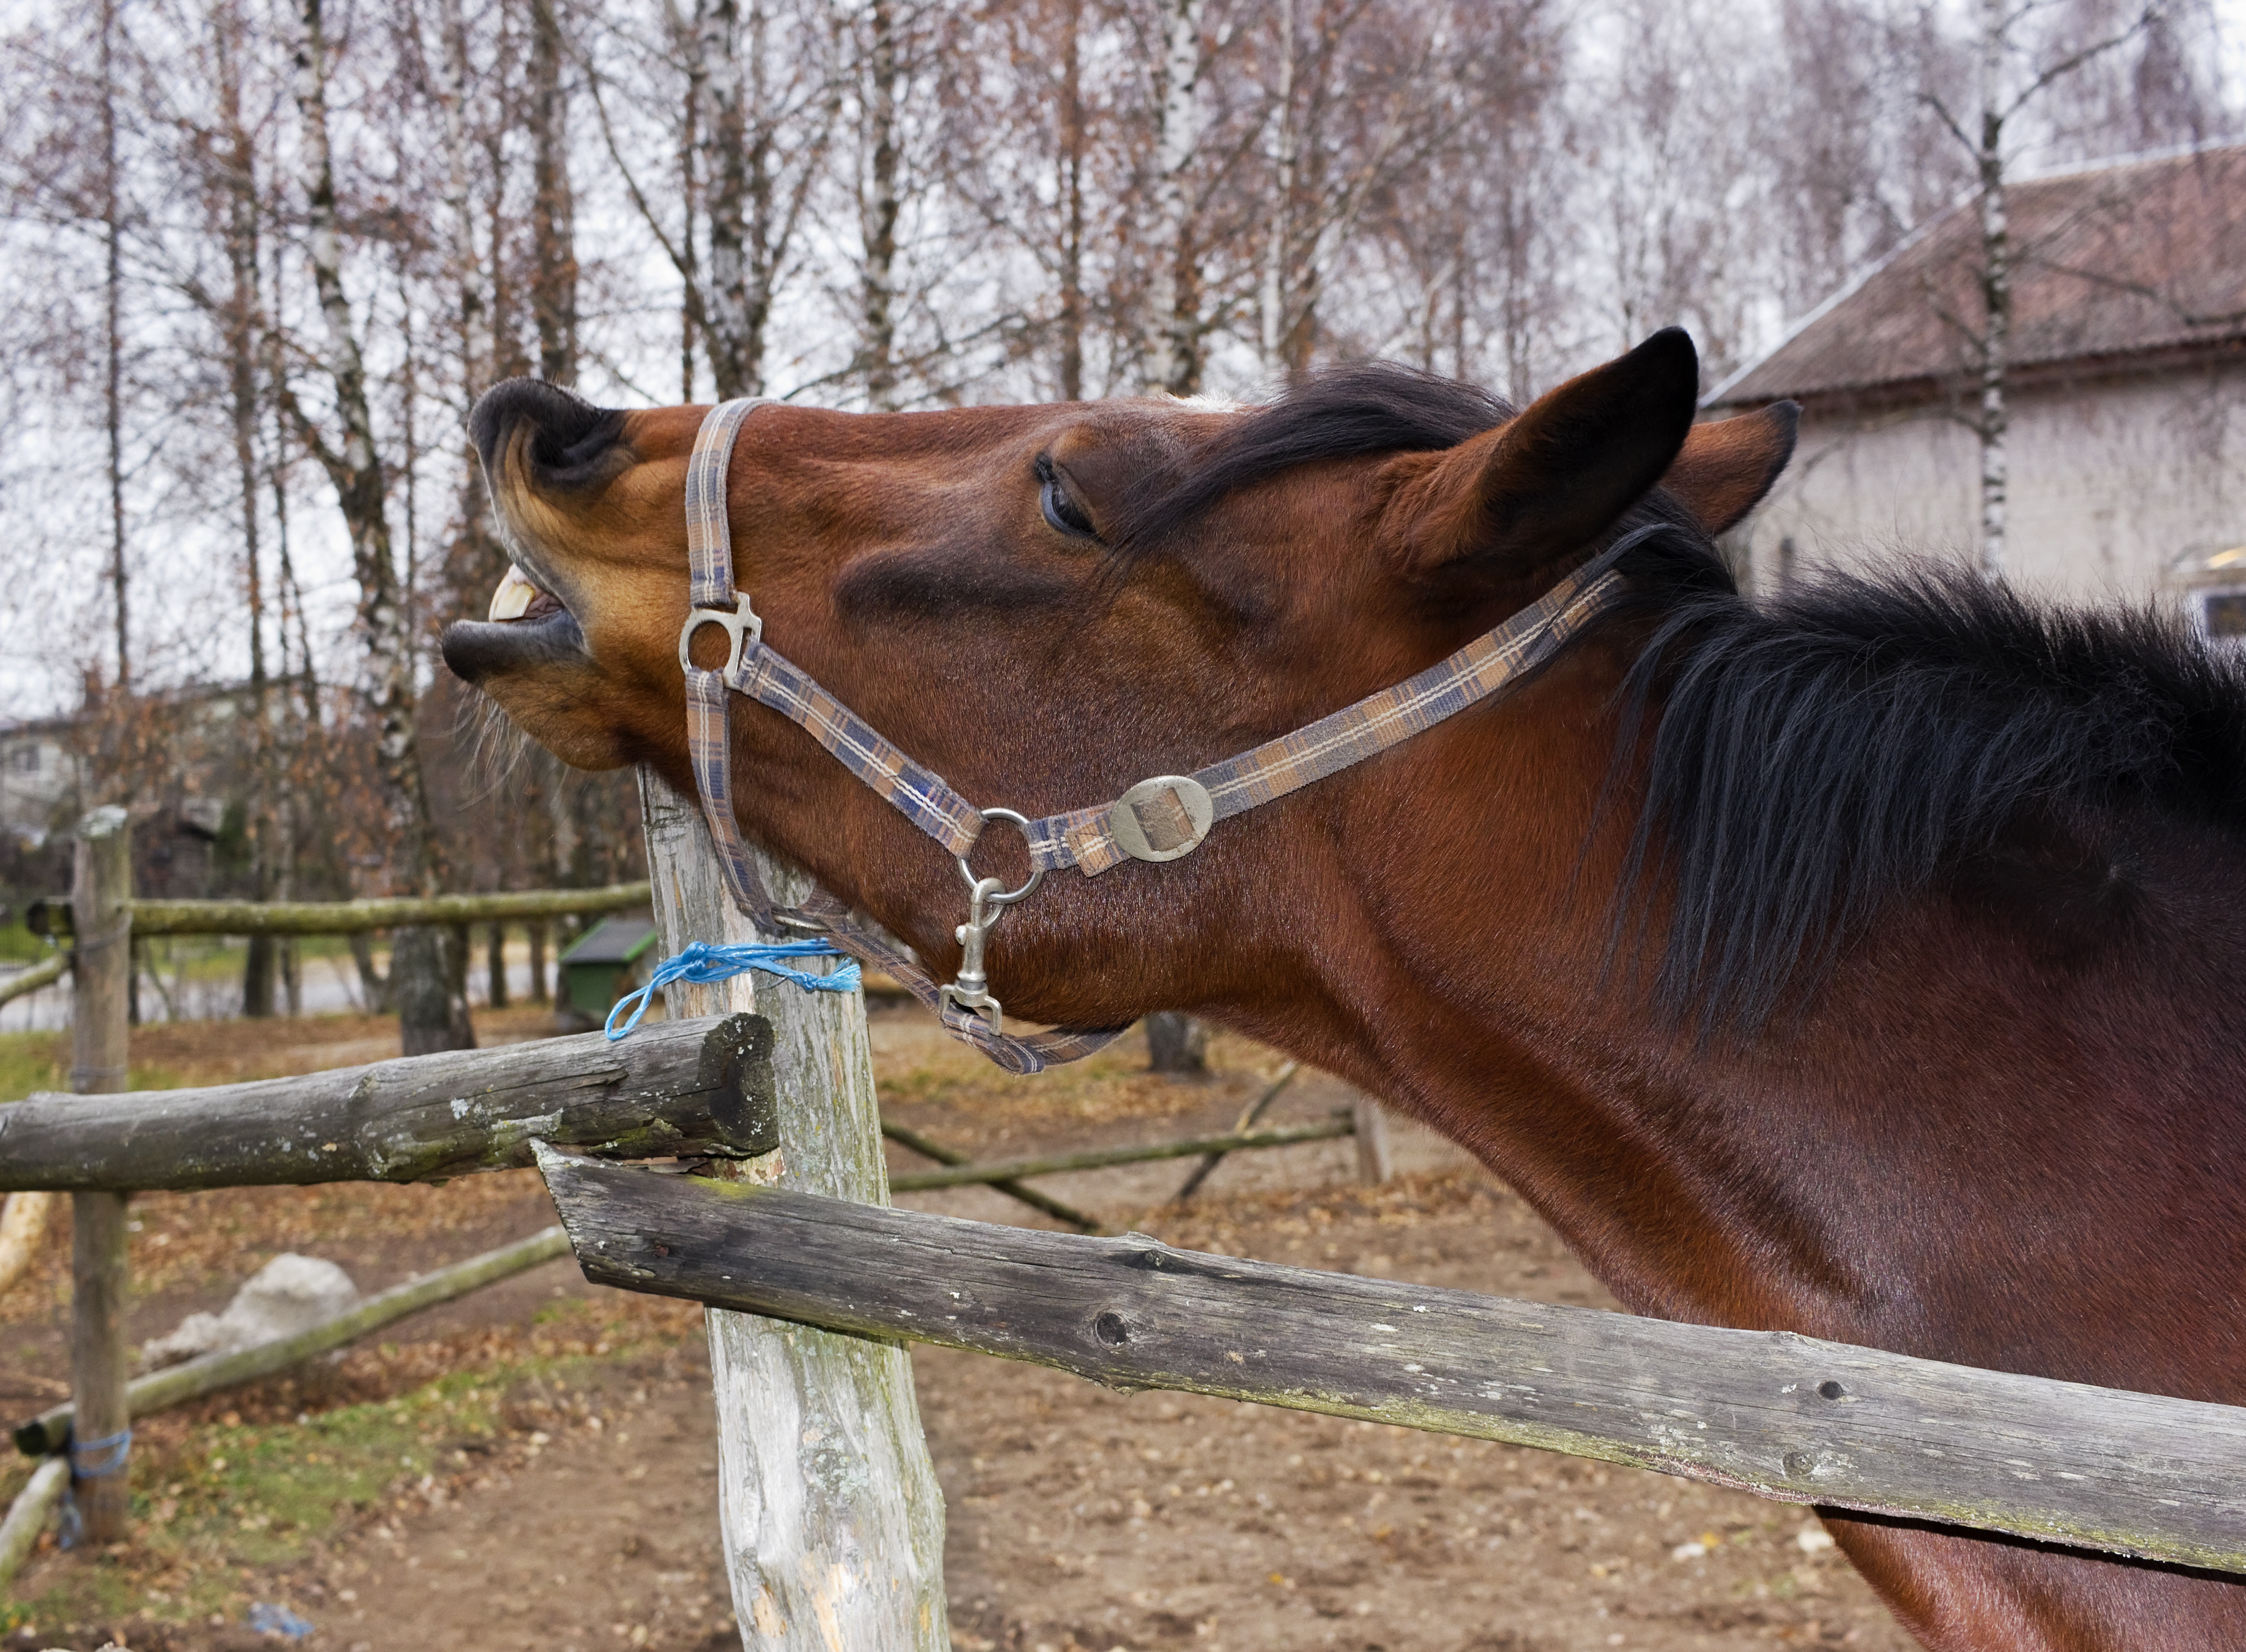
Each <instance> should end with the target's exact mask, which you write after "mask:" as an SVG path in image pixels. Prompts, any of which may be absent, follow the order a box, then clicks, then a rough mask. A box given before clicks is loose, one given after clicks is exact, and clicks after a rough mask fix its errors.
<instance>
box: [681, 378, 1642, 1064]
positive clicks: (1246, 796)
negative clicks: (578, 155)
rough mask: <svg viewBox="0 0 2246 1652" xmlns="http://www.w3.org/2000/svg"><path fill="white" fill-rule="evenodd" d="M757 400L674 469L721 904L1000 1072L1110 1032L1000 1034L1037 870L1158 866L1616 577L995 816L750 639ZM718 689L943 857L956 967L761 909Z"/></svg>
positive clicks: (1503, 672)
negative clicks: (803, 946)
mask: <svg viewBox="0 0 2246 1652" xmlns="http://www.w3.org/2000/svg"><path fill="white" fill-rule="evenodd" d="M762 405H764V399H763V398H744V399H742V400H739V401H731V402H725V403H721V404H720V405H718V406H716V407H713V408H711V410H710V412H709V414H708V415H707V416H706V417H705V418H704V419H703V421H702V429H701V432H700V434H699V435H698V436H697V437H696V438H695V443H694V453H693V457H692V458H691V459H690V460H689V461H688V464H687V468H686V554H687V560H688V562H689V564H690V567H691V595H690V601H691V610H690V612H689V613H688V615H687V617H686V623H685V626H684V629H682V630H681V631H680V632H679V634H678V663H679V664H680V666H681V667H682V668H683V669H684V671H685V673H686V733H687V746H688V751H689V755H690V757H691V761H692V764H693V768H694V780H695V785H696V786H697V788H698V790H699V791H700V792H701V794H702V810H703V813H704V815H706V816H707V817H708V819H709V822H710V833H711V837H712V838H713V839H715V840H716V842H717V846H718V862H719V864H720V865H721V866H722V867H724V869H725V881H726V883H727V885H728V887H730V888H731V890H732V896H733V902H734V904H735V905H736V906H738V908H740V909H741V911H742V912H743V913H744V914H746V915H747V916H748V917H749V918H751V919H752V920H753V921H755V922H756V923H758V924H759V926H760V927H762V928H766V929H767V930H780V929H793V930H798V931H806V932H809V933H813V934H817V935H827V936H828V937H830V938H831V939H832V940H833V941H834V943H835V944H836V945H837V946H839V947H841V948H842V949H843V950H844V951H845V952H847V953H848V954H849V955H851V956H852V957H854V958H856V959H858V960H859V961H860V962H861V963H863V964H866V965H868V966H869V967H871V968H875V969H886V970H888V972H889V973H890V974H891V975H893V976H895V977H896V978H897V980H898V981H900V982H902V983H903V984H904V986H905V987H906V988H907V989H909V991H910V992H911V993H912V994H913V996H915V997H916V998H918V999H919V1000H920V1001H921V1002H922V1003H925V1004H927V1005H928V1006H929V1008H930V1009H933V1010H936V1012H937V1013H938V1014H939V1015H940V1016H942V1017H943V1024H944V1027H945V1028H946V1030H949V1032H950V1033H951V1034H952V1036H953V1037H957V1038H961V1039H963V1040H965V1041H966V1042H967V1043H969V1044H973V1045H974V1046H975V1047H976V1048H977V1049H978V1050H982V1051H983V1054H984V1055H986V1056H988V1057H990V1059H991V1060H992V1061H994V1062H996V1063H997V1064H998V1065H1000V1066H1001V1067H1004V1068H1005V1069H1006V1070H1008V1071H1011V1072H1019V1073H1030V1072H1038V1071H1043V1070H1044V1069H1045V1068H1046V1067H1048V1066H1052V1065H1056V1064H1059V1063H1063V1062H1069V1061H1077V1060H1080V1059H1081V1058H1082V1057H1086V1056H1088V1055H1090V1054H1092V1051H1094V1050H1098V1049H1099V1048H1100V1047H1101V1046H1103V1045H1105V1044H1108V1043H1109V1042H1111V1041H1112V1040H1113V1039H1114V1038H1116V1037H1119V1036H1120V1035H1121V1034H1122V1032H1123V1031H1124V1030H1125V1029H1124V1028H1121V1027H1107V1028H1067V1027H1060V1028H1055V1029H1054V1030H1052V1031H1050V1032H1039V1033H1029V1034H1009V1033H1007V1032H1005V1031H1004V1030H1003V1023H1002V1022H1001V1020H1000V1018H999V1014H998V1004H997V1000H996V999H995V998H992V997H991V996H990V995H989V993H988V992H987V990H984V987H985V984H986V983H985V982H983V978H982V953H983V940H984V938H985V937H987V935H989V933H990V928H991V926H992V925H993V924H995V923H996V922H997V918H998V917H999V915H1000V914H1002V913H1003V912H1004V908H1005V907H1006V906H1007V905H1010V904H1011V903H1012V902H1013V901H1018V900H1020V899H1022V898H1024V896H1026V895H1027V894H1029V893H1030V892H1031V890H1032V889H1034V888H1035V887H1036V886H1037V883H1038V880H1040V879H1042V878H1043V877H1044V875H1045V874H1046V873H1047V872H1048V871H1057V870H1060V869H1063V868H1066V867H1074V868H1075V869H1076V870H1077V871H1078V872H1079V873H1081V874H1084V875H1085V876H1086V877H1088V878H1089V877H1097V876H1098V875H1099V874H1101V873H1102V872H1105V871H1106V870H1107V869H1108V868H1109V867H1115V866H1120V865H1121V864H1122V862H1123V861H1125V860H1151V861H1162V860H1177V859H1178V858H1180V857H1181V856H1183V855H1186V854H1189V853H1192V852H1193V851H1194V849H1196V848H1198V847H1200V846H1201V841H1202V840H1203V839H1205V838H1206V837H1207V836H1208V833H1209V830H1210V828H1211V827H1213V826H1215V824H1216V823H1217V822H1218V821H1220V820H1226V819H1231V818H1232V817H1233V816H1234V815H1235V814H1240V813H1242V812H1245V811H1247V810H1249V809H1252V808H1254V807H1256V806H1257V805H1258V804H1263V803H1269V802H1270V801H1272V800H1273V799H1276V798H1283V797H1285V796H1286V795H1287V794H1288V793H1290V792H1296V791H1299V790H1300V789H1301V788H1302V787H1303V786H1306V785H1310V783H1311V782H1312V781H1314V780H1322V779H1324V778H1325V777H1326V776H1328V775H1330V774H1335V773H1338V772H1340V771H1341V770H1343V769H1345V768H1348V767H1349V766H1350V765H1352V764H1356V763H1361V762H1363V761H1364V760H1365V758H1369V757H1372V756H1374V755H1375V754H1377V753H1378V752H1381V751H1386V750H1387V749H1388V748H1389V747H1390V746H1392V745H1395V744H1399V742H1401V741H1404V740H1407V739H1409V738H1411V737H1412V736H1413V735H1415V734H1417V733H1419V732H1420V731H1422V730H1424V729H1429V728H1433V726H1434V725H1435V724H1438V723H1440V722H1442V721H1443V720H1444V719H1445V718H1446V717H1453V716H1455V715H1457V714H1458V713H1459V712H1460V711H1463V710H1466V709H1467V707H1468V706H1470V705H1473V704H1475V703H1476V702H1478V701H1480V700H1484V699H1487V698H1488V697H1490V696H1491V695H1493V694H1495V693H1497V692H1498V691H1499V690H1501V689H1503V688H1505V687H1506V686H1507V685H1508V684H1509V683H1514V682H1516V681H1518V680H1519V679H1520V678H1521V676H1524V675H1526V674H1527V673H1528V672H1530V671H1532V670H1535V669H1536V668H1537V667H1538V666H1540V665H1542V664H1543V663H1545V662H1546V661H1547V660H1548V659H1550V658H1551V657H1552V656H1553V655H1554V654H1555V653H1557V652H1558V651H1559V650H1560V649H1561V648H1562V647H1563V646H1565V645H1566V643H1567V642H1569V639H1570V638H1572V637H1574V636H1576V634H1577V633H1578V632H1580V631H1581V630H1582V629H1583V627H1584V626H1585V625H1587V624H1589V622H1591V621H1592V620H1593V619H1594V618H1596V616H1597V615H1599V614H1601V613H1603V612H1604V611H1605V610H1606V609H1608V608H1612V607H1613V606H1614V605H1615V603H1616V602H1617V601H1619V600H1620V598H1621V596H1622V595H1623V576H1622V575H1621V574H1619V573H1617V572H1616V571H1615V570H1614V568H1613V562H1614V560H1615V558H1616V555H1618V554H1620V553H1621V552H1622V551H1623V549H1624V548H1626V547H1627V546H1628V544H1629V543H1630V540H1623V541H1622V542H1620V543H1617V544H1616V545H1615V546H1613V547H1610V549H1609V550H1608V552H1607V553H1606V554H1604V555H1602V556H1599V557H1596V558H1595V559H1593V560H1592V561H1590V562H1589V563H1587V564H1586V565H1585V566H1583V567H1582V568H1578V569H1576V572H1574V573H1573V574H1569V576H1568V577H1567V578H1565V579H1563V580H1562V581H1560V582H1559V583H1558V584H1556V585H1555V586H1554V587H1553V588H1551V589H1550V590H1549V591H1548V592H1546V593H1545V595H1543V597H1542V599H1540V600H1539V601H1538V602H1535V603H1533V604H1532V605H1530V606H1529V607H1528V608H1524V609H1522V610H1521V612H1520V613H1519V614H1516V615H1514V616H1513V617H1512V618H1511V619H1509V620H1508V621H1507V622H1505V623H1504V624H1502V625H1501V626H1499V627H1498V628H1497V629H1494V630H1492V631H1487V632H1485V633H1484V634H1483V635H1481V636H1478V637H1476V638H1475V639H1474V641H1473V642H1469V643H1467V645H1466V646H1465V647H1464V648H1462V649H1459V651H1458V652H1457V653H1455V654H1453V655H1452V656H1450V657H1449V658H1448V659H1446V660H1444V661H1442V662H1440V663H1438V664H1435V665H1433V666H1430V667H1429V668H1428V669H1427V670H1424V671H1422V672H1420V673H1419V675H1418V676H1413V677H1410V678H1407V679H1406V680H1405V681H1404V682H1402V683H1397V684H1396V685H1395V686H1393V687H1392V688H1387V689H1384V690H1381V691H1380V692H1379V693H1378V694H1372V695H1368V696H1367V697H1365V698H1364V699H1362V700H1359V701H1358V702H1357V703H1356V704H1353V705H1347V706H1344V707H1343V708H1342V709H1341V710H1338V711H1336V712H1334V713H1332V714H1331V716H1328V717H1321V718H1320V719H1319V720H1318V721H1317V722H1316V723H1313V724H1310V725H1309V726H1308V727H1307V728H1302V729H1297V730H1296V731H1294V732H1293V733H1291V734H1285V735H1282V736H1280V737H1279V738H1277V739H1275V740H1267V741H1265V742H1264V743H1263V744H1262V745H1259V746H1256V747H1255V748H1253V749H1252V750H1249V751H1243V752H1242V753H1241V754H1240V755H1238V756H1237V757H1234V758H1227V759H1226V760H1225V761H1224V762H1222V763H1217V764H1212V765H1210V766H1208V768H1205V769H1201V770H1199V771H1197V772H1194V773H1193V774H1189V775H1179V774H1166V775H1157V776H1155V777H1154V778H1151V779H1147V780H1141V781H1140V783H1139V784H1138V785H1134V786H1133V787H1132V788H1131V789H1130V790H1129V791H1127V792H1125V793H1124V794H1123V795H1122V796H1121V797H1120V798H1118V799H1114V800H1113V802H1110V803H1106V804H1101V805H1099V806H1095V807H1092V808H1088V809H1074V810H1071V811H1069V812H1066V813H1065V814H1056V815H1048V816H1045V818H1044V819H1037V820H1028V821H1024V820H1023V819H1022V818H1021V817H1020V816H1018V815H1016V814H1014V813H1012V812H1011V811H1008V810H1001V809H992V810H988V811H985V810H983V809H980V808H977V806H975V805H974V804H972V803H970V802H969V801H968V800H967V799H965V798H963V797H962V796H961V795H960V794H959V793H958V792H956V791H955V790H953V789H952V787H951V786H950V785H949V784H948V783H947V782H946V781H945V780H944V778H943V776H941V775H939V774H937V773H936V772H935V771H934V770H932V769H929V768H926V767H923V766H922V765H920V764H918V763H916V762H915V761H914V760H913V759H912V758H909V757H908V756H906V755H905V754H904V752H902V751H900V750H898V749H897V747H895V745H893V744H890V743H889V742H888V740H886V739H884V738H881V735H879V734H877V733H876V732H875V731H874V730H873V729H871V728H869V727H868V725H867V724H865V723H864V722H863V721H862V720H861V718H860V717H858V715H857V714H856V713H855V712H854V711H852V710H850V708H849V707H848V706H847V705H844V704H842V703H841V701H840V700H838V699H836V698H835V697H834V696H833V695H831V694H829V693H828V692H827V690H825V689H822V688H821V687H820V685H819V684H818V683H815V682H813V680H812V679H811V678H810V677H809V676H807V675H806V674H805V673H804V672H803V671H801V670H799V669H798V668H797V667H796V666H794V665H793V664H792V663H789V662H788V661H787V660H786V659H784V658H782V657H781V656H779V654H777V653H775V652H773V651H772V649H769V648H766V646H765V643H764V636H763V633H764V622H763V621H762V620H761V619H760V618H759V617H758V616H757V615H756V614H755V613H754V611H753V610H752V608H750V606H749V602H748V600H747V599H746V598H745V597H744V596H743V595H741V594H740V593H739V592H738V591H737V590H736V589H735V588H734V585H733V553H732V527H731V525H730V523H729V521H728V520H727V513H726V505H725V481H726V476H727V474H728V472H729V471H730V469H731V467H732V454H733V441H734V438H735V437H736V436H737V435H738V433H739V432H740V428H741V425H742V424H743V422H744V421H745V420H746V419H747V418H748V416H749V414H750V413H751V412H752V411H754V410H755V409H757V408H759V407H760V406H762ZM1632 537H1633V538H1634V537H1635V536H1632ZM705 625H715V626H718V627H719V628H720V629H723V630H724V631H725V633H726V635H727V636H728V638H729V640H730V642H731V643H732V648H731V650H730V652H729V654H728V656H727V658H726V661H725V664H724V665H723V666H721V667H720V668H718V670H714V671H713V670H704V669H703V668H702V667H700V666H698V665H696V664H695V663H694V662H693V660H692V658H691V656H690V655H689V653H688V644H689V642H691V640H692V638H693V636H694V633H695V632H696V631H698V629H701V628H702V627H703V626H705ZM729 694H740V695H745V696H746V697H748V698H750V699H752V700H755V701H757V702H758V703H759V704H762V705H766V706H769V707H771V708H772V710H775V711H778V712H779V714H780V715H781V716H783V717H786V718H788V719H789V720H790V721H791V722H793V723H794V724H796V725H797V726H799V727H800V728H801V729H802V730H803V731H805V732H806V733H807V734H809V735H810V736H811V738H813V739H814V740H816V741H818V742H819V744H821V745H822V746H824V747H826V748H827V751H829V752H831V753H832V754H833V755H834V758H836V760H837V761H839V762H840V763H841V764H842V765H843V766H844V767H845V768H847V769H848V770H849V771H850V772H851V773H853V774H854V775H856V776H857V777H858V778H859V779H860V780H861V781H863V782H864V783H865V784H866V785H867V786H868V787H869V788H871V789H872V790H873V791H874V792H875V793H877V794H878V795H879V796H881V798H882V799H885V800H886V801H887V802H888V804H889V805H890V806H892V807H894V808H895V809H896V811H897V812H899V813H901V814H902V815H903V816H904V817H905V819H908V820H909V821H911V822H912V823H913V824H914V825H915V826H918V827H919V828H920V829H921V830H922V832H924V833H927V834H928V835H929V837H930V838H933V839H934V840H936V842H937V843H939V844H941V845H943V847H944V848H945V849H946V850H947V851H948V852H949V853H951V854H952V855H953V856H955V857H956V858H957V859H958V860H959V862H960V870H961V871H962V873H963V874H964V875H965V877H966V879H967V881H968V884H969V887H970V891H971V892H972V893H971V896H970V921H969V922H968V923H967V924H966V925H963V926H962V927H961V929H960V932H959V935H960V940H961V942H963V944H964V945H965V947H966V948H967V961H966V962H964V963H963V965H962V967H961V970H960V979H959V980H958V981H957V982H953V983H951V984H949V985H948V986H947V985H939V984H938V983H937V982H936V980H935V979H934V977H932V976H930V975H929V973H928V971H927V970H925V969H922V968H921V966H920V964H919V962H917V961H916V960H915V959H914V958H913V957H912V956H911V955H909V953H907V952H906V951H904V950H903V949H902V948H900V947H898V946H897V945H895V943H893V942H890V941H888V939H887V938H886V937H884V936H882V935H879V934H877V933H876V932H875V931H874V930H873V929H871V928H868V927H867V926H866V925H864V924H862V923H861V922H859V921H857V919H856V918H854V916H853V915H852V914H851V912H850V910H849V908H847V906H845V905H844V904H843V903H842V902H841V901H838V900H836V899H835V898H834V896H832V895H830V894H827V892H826V891H825V890H823V889H822V890H817V891H814V892H813V894H812V897H811V899H810V900H808V901H806V902H805V903H804V904H803V905H802V906H800V907H792V908H790V907H777V906H774V905H773V904H772V897H771V896H770V895H769V894H767V893H766V889H765V887H764V883H763V880H761V879H759V877H758V875H757V872H756V867H754V866H753V865H752V863H751V861H750V860H749V856H748V851H747V848H746V846H745V845H744V844H743V842H742V840H741V833H740V826H739V825H738V822H737V821H736V820H735V819H734V816H733V808H732V752H731V740H730V737H729V731H728V730H727V726H726V706H727V704H728V700H727V696H728V695H729ZM990 819H1007V820H1012V821H1014V822H1016V823H1017V824H1018V825H1020V826H1021V829H1022V832H1023V834H1024V836H1025V837H1026V838H1027V839H1028V840H1029V846H1030V861H1031V867H1032V868H1033V870H1032V871H1031V878H1030V881H1029V882H1028V883H1026V884H1024V885H1023V886H1022V887H1021V888H1020V889H1018V890H1014V891H1011V892H1005V893H1001V892H1000V891H1001V889H1002V887H1003V886H1001V885H1000V884H999V883H998V881H997V880H996V879H983V880H977V878H976V876H975V874H973V873H972V872H971V871H970V870H968V867H967V865H966V857H967V854H968V852H969V851H970V850H971V849H972V848H973V847H974V846H975V844H976V841H977V839H978V838H980V837H981V836H982V833H983V826H984V825H985V824H986V823H987V822H988V821H989V820H990ZM984 1007H987V1008H988V1009H990V1011H991V1012H992V1013H991V1015H990V1018H989V1019H988V1020H986V1019H984V1017H983V1016H982V1015H980V1014H979V1013H977V1010H979V1009H981V1008H984Z"/></svg>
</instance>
